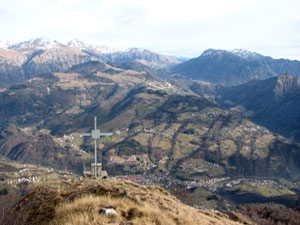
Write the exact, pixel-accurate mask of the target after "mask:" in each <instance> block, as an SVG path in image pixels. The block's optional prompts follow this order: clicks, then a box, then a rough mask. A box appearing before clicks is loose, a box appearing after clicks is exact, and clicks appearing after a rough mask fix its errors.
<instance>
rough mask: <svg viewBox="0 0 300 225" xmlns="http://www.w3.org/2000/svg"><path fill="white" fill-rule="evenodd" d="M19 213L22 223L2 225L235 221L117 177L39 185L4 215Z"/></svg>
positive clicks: (169, 224) (164, 224) (178, 224)
mask: <svg viewBox="0 0 300 225" xmlns="http://www.w3.org/2000/svg"><path fill="white" fill-rule="evenodd" d="M102 207H111V208H114V209H115V210H116V211H117V215H116V216H105V215H102V214H100V213H99V210H100V208H102ZM17 214H18V215H19V217H20V219H21V220H22V223H16V221H13V220H12V221H13V222H14V223H6V224H49V225H71V224H72V225H73V224H83V225H84V224H89V225H93V224H94V225H102V224H122V225H143V224H145V225H148V224H156V225H172V224H176V225H201V224H228V225H229V224H238V223H236V222H234V221H231V220H229V219H228V218H227V217H225V216H224V215H223V214H222V213H219V212H213V211H208V210H207V211H206V210H197V209H195V208H192V207H190V206H187V205H185V204H183V203H181V202H180V201H179V200H178V199H176V198H175V197H174V196H172V195H171V194H170V193H168V192H167V191H165V190H163V189H162V188H159V187H146V186H141V185H138V184H135V183H132V182H129V181H124V180H116V179H106V180H88V179H85V180H82V181H75V182H72V183H65V182H57V183H49V184H47V185H44V186H40V187H38V188H36V189H35V190H33V191H32V192H31V193H29V194H28V195H27V196H25V197H24V198H23V199H22V200H20V201H19V202H18V204H16V205H15V206H14V208H13V209H12V210H11V211H10V214H8V215H7V218H12V217H13V216H14V215H17Z"/></svg>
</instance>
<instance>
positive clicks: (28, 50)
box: [0, 38, 180, 87]
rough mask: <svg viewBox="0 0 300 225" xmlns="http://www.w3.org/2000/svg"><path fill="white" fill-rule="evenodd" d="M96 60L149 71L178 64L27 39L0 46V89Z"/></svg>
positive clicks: (131, 52) (149, 55)
mask: <svg viewBox="0 0 300 225" xmlns="http://www.w3.org/2000/svg"><path fill="white" fill-rule="evenodd" d="M91 60H97V61H100V62H128V61H138V62H140V63H142V64H144V65H147V66H149V67H153V68H162V67H165V66H170V65H175V64H177V63H179V62H180V61H178V60H177V59H175V58H173V57H170V56H163V55H159V54H156V53H153V52H150V51H148V50H146V49H137V48H130V49H122V50H120V49H112V48H108V47H105V46H102V47H98V46H95V47H94V46H92V45H89V44H86V43H84V42H82V41H79V40H73V41H70V42H68V44H67V45H64V44H61V43H59V42H57V41H53V40H50V39H46V38H37V39H31V40H29V41H24V42H21V43H17V44H9V43H6V42H1V45H0V87H6V86H8V85H10V84H14V83H17V82H20V81H23V80H26V79H30V78H32V77H34V76H37V75H39V74H41V73H45V72H66V71H67V70H68V69H70V68H71V67H72V66H74V65H77V64H80V63H84V62H88V61H91Z"/></svg>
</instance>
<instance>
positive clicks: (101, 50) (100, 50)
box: [67, 39, 127, 54]
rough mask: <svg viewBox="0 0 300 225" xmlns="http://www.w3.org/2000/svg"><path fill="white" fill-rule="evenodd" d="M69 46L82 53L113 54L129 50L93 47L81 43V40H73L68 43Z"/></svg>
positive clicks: (104, 46)
mask: <svg viewBox="0 0 300 225" xmlns="http://www.w3.org/2000/svg"><path fill="white" fill-rule="evenodd" d="M67 45H68V46H70V47H72V48H76V49H78V50H80V51H84V50H86V51H93V52H97V53H100V54H111V53H115V52H124V51H126V50H127V48H116V47H108V46H106V45H101V46H99V45H91V44H89V43H87V42H84V41H81V40H79V39H73V40H71V41H69V42H68V43H67Z"/></svg>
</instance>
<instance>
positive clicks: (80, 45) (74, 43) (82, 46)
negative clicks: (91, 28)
mask: <svg viewBox="0 0 300 225" xmlns="http://www.w3.org/2000/svg"><path fill="white" fill-rule="evenodd" d="M67 45H68V46H70V47H72V48H76V49H78V50H80V51H82V50H87V49H90V48H94V47H93V46H92V45H90V44H88V43H86V42H84V41H81V40H79V39H77V38H76V39H73V40H71V41H69V42H68V43H67Z"/></svg>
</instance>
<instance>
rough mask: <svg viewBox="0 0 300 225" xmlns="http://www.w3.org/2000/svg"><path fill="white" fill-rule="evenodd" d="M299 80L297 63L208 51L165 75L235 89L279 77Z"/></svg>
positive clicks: (248, 53)
mask: <svg viewBox="0 0 300 225" xmlns="http://www.w3.org/2000/svg"><path fill="white" fill-rule="evenodd" d="M284 73H286V74H290V75H293V76H297V77H299V76H300V62H299V61H297V60H288V59H273V58H271V57H267V56H263V55H260V54H258V53H254V52H249V51H246V50H241V49H236V50H233V51H225V50H215V49H208V50H206V51H204V52H203V54H202V55H201V56H199V57H198V58H194V59H191V60H189V61H187V62H183V63H181V64H178V65H175V66H173V67H172V68H171V69H170V70H169V71H168V72H167V74H168V75H169V76H172V77H175V78H182V79H189V80H201V81H206V82H210V83H213V84H217V85H226V86H232V85H238V84H242V83H245V82H248V81H250V80H253V79H260V80H264V79H267V78H271V77H274V76H279V75H280V74H284Z"/></svg>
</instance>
